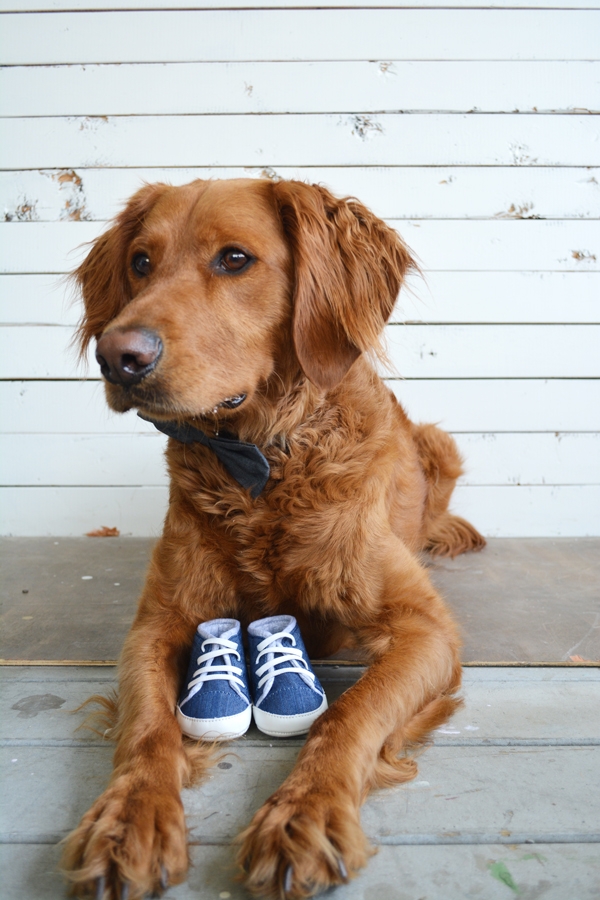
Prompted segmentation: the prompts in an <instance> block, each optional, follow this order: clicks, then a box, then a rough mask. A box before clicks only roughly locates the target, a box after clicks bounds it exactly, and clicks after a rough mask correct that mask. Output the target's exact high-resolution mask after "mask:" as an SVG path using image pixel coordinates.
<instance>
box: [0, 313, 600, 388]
mask: <svg viewBox="0 0 600 900" xmlns="http://www.w3.org/2000/svg"><path fill="white" fill-rule="evenodd" d="M72 336H73V331H72V329H71V328H66V327H63V326H58V325H57V326H43V325H40V326H33V325H22V326H4V327H0V378H5V379H10V380H20V379H24V378H28V379H29V378H33V379H45V378H51V379H56V378H70V379H71V378H77V377H85V375H86V374H87V373H88V372H90V373H91V374H92V376H94V375H95V374H96V373H97V368H96V363H95V362H93V363H92V361H93V359H94V354H93V348H92V347H90V351H89V354H88V360H89V361H90V365H89V368H88V369H86V367H85V365H84V364H81V365H78V364H77V362H76V354H75V351H74V349H72V348H70V342H71V339H72ZM386 336H387V347H388V355H389V358H390V363H391V366H390V369H389V371H388V373H387V374H388V375H390V374H393V375H395V376H396V377H403V378H549V377H552V378H596V377H597V376H598V346H599V341H600V326H598V325H401V326H400V325H390V326H388V328H387V330H386Z"/></svg>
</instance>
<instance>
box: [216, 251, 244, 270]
mask: <svg viewBox="0 0 600 900" xmlns="http://www.w3.org/2000/svg"><path fill="white" fill-rule="evenodd" d="M251 262H252V257H251V256H249V255H248V254H247V253H244V251H243V250H238V249H237V247H228V248H227V250H224V251H223V253H221V257H220V259H219V268H220V269H221V271H223V272H241V271H242V269H245V268H246V266H247V265H248V264H249V263H251Z"/></svg>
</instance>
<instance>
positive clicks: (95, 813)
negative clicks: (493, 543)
mask: <svg viewBox="0 0 600 900" xmlns="http://www.w3.org/2000/svg"><path fill="white" fill-rule="evenodd" d="M413 267H414V263H413V260H412V259H411V256H410V253H409V251H408V249H407V247H406V246H405V245H404V243H403V242H402V240H401V239H400V237H399V236H398V235H397V234H396V232H395V231H393V230H392V229H391V228H389V227H388V226H387V225H385V223H384V222H382V221H381V220H380V219H378V218H377V217H376V216H374V215H373V214H372V213H371V212H370V211H369V210H368V209H366V208H365V207H364V206H363V205H362V204H360V203H359V202H358V201H356V200H354V199H337V198H336V197H334V196H333V195H332V194H331V193H329V192H328V191H327V190H325V189H324V188H322V187H320V186H316V185H312V186H311V185H307V184H304V183H301V182H294V181H280V182H271V181H266V180H265V181H262V180H252V179H247V180H246V179H241V180H231V181H194V182H193V183H191V184H188V185H186V186H183V187H171V186H168V185H165V184H154V185H147V186H145V187H143V188H142V189H141V190H140V191H139V192H138V193H136V194H135V195H134V196H133V197H132V199H131V200H130V201H129V203H128V204H127V206H126V207H125V209H124V210H123V212H121V214H120V215H119V216H118V217H117V218H116V220H115V222H114V224H113V225H112V227H111V228H109V230H108V231H106V232H105V233H104V234H103V235H102V236H101V237H99V238H98V239H97V240H96V241H95V243H94V244H93V246H92V249H91V251H90V253H89V255H88V256H87V258H86V259H85V261H84V262H83V264H82V265H81V266H80V267H79V269H78V270H77V272H76V273H75V277H76V280H77V282H78V284H79V286H80V288H81V292H82V294H83V299H84V304H85V312H84V316H83V319H82V322H81V325H80V328H79V338H80V343H81V347H82V350H85V349H86V347H87V346H88V344H89V342H90V341H92V340H95V341H96V342H97V359H98V361H99V362H100V366H101V370H102V373H103V375H104V377H105V380H106V395H107V399H108V404H109V406H110V407H111V408H112V409H113V410H116V411H118V412H125V411H126V410H130V409H135V410H138V411H139V413H140V414H141V415H142V416H143V417H145V418H148V419H150V420H151V421H153V422H155V423H157V426H158V427H162V428H164V429H166V430H167V431H169V429H171V430H172V429H175V430H174V431H173V435H174V436H172V437H171V439H170V440H169V442H168V448H167V453H166V457H167V463H168V469H169V474H170V495H169V507H168V512H167V514H166V519H165V524H164V531H163V534H162V537H161V538H160V540H159V541H158V543H157V545H156V547H155V549H154V552H153V556H152V560H151V563H150V568H149V571H148V575H147V579H146V583H145V586H144V589H143V592H142V596H141V599H140V601H139V607H138V610H137V614H136V617H135V621H134V623H133V626H132V628H131V631H130V632H129V635H128V637H127V639H126V641H125V645H124V648H123V653H122V656H121V660H120V668H119V694H118V701H117V703H116V710H115V725H114V728H113V729H112V732H113V735H114V737H115V740H116V750H115V756H114V772H113V775H112V777H111V780H110V783H109V785H108V787H107V789H106V791H105V792H104V793H103V794H102V796H101V797H100V798H99V799H98V800H97V801H96V802H95V803H94V805H93V806H92V808H91V809H90V810H89V812H88V813H87V814H86V815H85V816H84V817H83V819H82V821H81V823H80V824H79V826H78V827H77V828H76V829H75V831H74V832H73V833H72V834H71V835H70V836H69V837H68V838H67V840H66V846H65V850H64V857H63V867H64V870H65V871H67V872H68V873H69V877H70V879H71V882H72V889H73V892H74V893H75V894H76V895H78V896H91V897H95V898H98V900H108V898H111V900H123V898H125V897H129V898H130V900H134V898H138V897H142V896H144V894H146V893H147V892H155V893H161V892H162V891H163V890H165V889H166V887H167V885H169V884H176V883H178V882H181V881H182V880H183V879H184V878H185V875H186V870H187V868H188V850H187V843H186V824H185V816H184V809H183V805H182V802H181V798H180V792H181V788H182V786H185V785H189V784H191V783H192V782H193V781H195V780H197V779H198V778H200V777H202V775H203V774H204V773H206V772H207V770H208V768H209V767H210V765H211V764H212V763H213V762H214V760H215V749H214V746H213V745H208V744H206V743H201V742H200V743H198V742H196V743H195V742H193V741H190V740H188V739H185V740H184V739H183V737H182V734H181V730H180V728H179V725H178V723H177V720H176V716H175V708H176V703H177V697H178V694H179V690H180V687H181V684H182V681H183V678H184V677H185V672H186V667H187V663H188V658H189V654H190V649H191V645H192V641H193V637H194V633H195V629H196V627H197V625H198V624H199V623H200V622H203V621H206V620H209V619H213V618H218V617H233V618H236V619H239V620H240V621H241V623H242V626H243V627H245V626H247V624H248V623H250V622H252V621H254V620H256V619H258V618H260V617H264V616H271V615H275V614H279V613H287V614H291V615H294V616H295V617H296V619H297V620H298V623H299V626H300V628H301V630H302V633H303V636H304V639H305V642H306V646H307V649H308V652H309V653H310V655H311V657H313V658H324V657H327V656H329V655H331V654H333V653H334V652H336V651H338V650H340V649H341V648H361V649H362V651H363V652H364V653H365V654H366V656H367V658H368V660H369V667H368V668H367V669H366V671H365V673H364V674H363V675H362V677H361V678H360V679H359V680H358V681H357V682H356V684H354V685H353V686H352V687H351V688H350V689H349V690H347V691H346V692H345V693H344V694H343V695H342V696H341V697H340V698H339V699H338V700H336V701H335V702H334V703H333V704H332V705H331V706H330V708H329V709H328V710H327V711H326V712H325V713H323V714H322V715H321V716H320V718H318V719H317V721H316V722H315V723H314V725H313V726H312V727H311V729H310V732H309V734H308V738H307V740H306V743H305V744H304V746H303V748H302V751H301V752H300V755H299V757H298V760H297V763H296V765H295V767H294V769H293V771H292V772H291V774H290V775H289V776H288V777H287V778H286V780H285V781H284V783H283V784H282V785H281V787H280V788H279V789H278V790H277V791H276V792H275V793H274V794H273V796H272V797H270V798H269V799H268V800H267V801H266V803H265V804H264V805H263V807H262V808H261V809H259V810H258V811H257V812H256V814H255V816H254V818H253V819H252V821H251V822H250V823H249V825H248V826H247V828H246V829H245V831H244V832H243V834H241V835H240V837H239V853H238V862H239V865H240V867H241V869H242V870H243V875H242V876H241V877H243V880H244V883H245V885H246V887H247V889H248V890H249V891H250V892H251V893H253V894H254V895H257V896H260V897H273V898H275V897H277V898H282V897H285V898H288V900H293V898H301V897H308V896H311V895H313V894H315V893H317V892H319V891H320V890H324V889H326V888H327V887H329V886H331V885H335V884H340V883H342V882H345V881H346V880H347V879H349V878H351V877H353V876H354V875H355V874H356V872H357V871H358V870H359V869H360V868H361V866H364V865H365V863H366V861H367V859H368V857H369V855H370V853H371V852H372V848H371V847H370V846H369V843H368V841H367V840H366V838H365V835H364V833H363V831H362V830H361V826H360V821H359V810H360V806H361V803H362V802H363V801H364V799H365V797H366V796H367V794H368V793H369V791H370V790H371V789H372V788H375V787H382V786H385V785H393V784H398V783H400V782H404V781H407V780H409V779H411V778H413V777H414V775H415V774H416V765H415V762H414V760H413V759H411V758H410V750H411V748H414V747H415V746H416V745H418V744H420V743H422V742H423V741H424V740H425V738H426V737H427V735H428V734H429V733H430V732H431V730H432V729H433V728H435V727H437V726H439V725H440V724H441V723H442V722H444V721H445V720H446V719H447V718H448V716H450V715H451V713H452V712H453V711H454V710H455V709H456V707H457V705H458V704H459V703H460V700H459V699H457V697H456V692H457V689H458V688H459V686H460V680H461V666H460V659H459V646H460V642H459V637H458V634H457V628H456V626H455V624H454V622H453V620H452V616H451V615H450V613H449V611H448V609H447V608H446V606H445V605H444V603H443V601H442V600H441V598H440V597H439V595H438V594H437V592H436V591H435V589H434V588H433V586H432V584H431V582H430V580H429V577H428V574H427V572H426V570H425V569H424V567H423V566H422V564H421V562H420V561H419V553H420V551H423V550H429V551H430V552H432V553H434V554H435V553H437V554H447V555H450V556H454V555H456V554H458V553H462V552H463V551H466V550H473V549H478V548H480V547H481V546H483V544H484V540H483V538H482V537H481V536H480V535H479V534H478V533H477V531H476V530H475V529H474V528H473V527H472V526H471V525H469V524H468V523H467V522H465V521H464V520H462V519H460V518H457V517H456V516H454V515H452V514H451V513H450V512H449V511H448V502H449V500H450V495H451V493H452V490H453V487H454V484H455V481H456V479H457V477H458V476H459V475H460V473H461V460H460V457H459V454H458V452H457V449H456V446H455V444H454V442H453V440H452V438H451V437H449V436H448V435H447V434H445V433H444V432H442V431H440V430H439V429H437V428H436V427H434V426H432V425H414V424H413V423H412V422H411V421H410V420H409V419H408V417H407V416H406V414H405V412H404V410H403V409H402V407H401V406H400V404H399V403H398V402H397V400H396V399H395V397H394V396H393V395H392V393H391V392H390V390H389V389H388V388H387V387H386V386H385V385H384V383H383V382H382V381H381V379H380V378H379V376H378V374H377V373H376V371H375V368H374V366H373V363H372V357H373V355H374V353H376V352H377V350H378V348H379V345H380V339H381V334H382V331H383V328H384V325H385V323H386V321H387V320H388V318H389V316H390V315H391V313H392V309H393V307H394V303H395V301H396V297H397V295H398V291H399V289H400V286H401V284H402V282H403V279H404V277H405V275H406V273H407V272H408V271H409V270H410V269H411V268H413ZM199 432H201V433H202V435H203V436H204V440H198V439H189V440H188V439H183V438H181V435H184V437H185V435H188V436H189V435H190V434H192V435H197V434H198V433H199ZM219 433H221V439H222V436H223V434H226V436H227V440H228V441H241V442H244V444H245V445H246V446H247V445H249V444H251V445H255V447H257V448H258V450H259V451H260V454H262V457H264V459H265V460H266V462H267V463H268V469H267V476H265V478H263V482H264V483H260V484H259V483H258V482H259V481H260V478H258V479H257V478H256V477H255V476H254V475H252V473H250V476H249V480H248V479H246V483H245V484H244V480H243V479H242V481H241V482H240V480H239V479H238V478H236V464H233V466H232V465H228V464H227V460H225V461H223V458H221V457H219V456H218V455H217V453H216V452H215V450H214V445H211V444H210V443H209V441H210V440H212V439H215V438H217V439H218V438H219ZM260 454H259V457H260ZM262 457H261V459H262ZM265 479H266V480H265Z"/></svg>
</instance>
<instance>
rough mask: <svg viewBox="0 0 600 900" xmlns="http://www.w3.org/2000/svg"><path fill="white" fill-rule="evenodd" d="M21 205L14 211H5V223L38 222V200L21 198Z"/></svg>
mask: <svg viewBox="0 0 600 900" xmlns="http://www.w3.org/2000/svg"><path fill="white" fill-rule="evenodd" d="M20 201H21V202H20V203H18V204H17V206H15V208H14V209H5V210H4V221H5V222H38V221H39V218H40V217H39V216H38V213H37V209H36V204H37V202H38V201H37V200H28V199H27V197H21V198H20Z"/></svg>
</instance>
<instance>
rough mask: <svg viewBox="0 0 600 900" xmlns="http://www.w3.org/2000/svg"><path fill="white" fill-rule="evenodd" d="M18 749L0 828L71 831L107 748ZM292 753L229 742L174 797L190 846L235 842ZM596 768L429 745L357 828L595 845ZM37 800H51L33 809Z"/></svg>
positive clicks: (553, 752)
mask: <svg viewBox="0 0 600 900" xmlns="http://www.w3.org/2000/svg"><path fill="white" fill-rule="evenodd" d="M16 751H17V748H11V747H6V748H3V749H2V750H1V751H0V755H1V759H2V767H3V770H4V771H5V772H8V771H10V779H9V781H8V783H9V785H10V793H9V795H8V796H9V802H8V803H7V804H4V809H3V815H2V825H1V828H2V832H3V833H4V834H10V833H14V834H15V837H17V836H18V837H19V838H20V840H21V841H24V840H25V838H26V835H27V834H35V833H38V834H39V833H40V832H42V833H44V832H45V833H53V834H56V832H59V831H63V830H68V829H71V828H73V827H75V825H76V824H77V821H78V819H79V817H80V816H81V815H82V814H83V813H84V812H85V810H86V809H87V807H88V805H89V804H90V803H91V802H93V801H94V800H95V798H96V796H97V794H98V793H99V792H100V791H101V790H103V789H104V787H105V783H106V781H107V779H108V776H109V773H110V769H111V755H112V747H111V746H110V744H107V746H106V747H90V748H89V749H84V748H80V747H73V748H70V749H67V748H58V747H19V748H18V752H16ZM297 754H298V747H297V746H286V745H285V744H284V743H281V742H280V743H279V744H278V745H277V746H273V747H272V748H270V752H269V753H268V754H266V753H265V752H264V750H263V749H262V748H261V747H251V746H243V745H242V744H241V743H240V742H237V743H236V745H235V753H234V754H233V755H231V756H230V757H228V758H229V760H230V766H229V767H228V768H227V769H219V768H218V767H215V768H214V769H212V770H211V777H210V778H209V779H207V780H206V781H205V782H204V783H203V784H202V785H200V786H198V787H197V788H194V789H187V790H184V791H183V792H182V799H183V802H184V806H185V812H186V822H187V824H188V827H189V828H190V831H191V832H192V834H193V840H194V843H200V844H203V843H207V842H210V843H229V842H230V841H231V840H232V839H233V838H235V836H236V835H237V834H238V833H239V831H240V830H241V829H242V828H243V827H244V826H246V825H247V823H248V821H249V820H250V818H251V816H252V814H253V813H254V812H255V810H256V809H258V807H259V806H260V805H261V803H263V802H264V801H265V800H266V799H267V798H268V797H269V796H270V794H271V793H273V792H274V791H275V790H276V789H277V788H278V787H279V786H280V784H281V782H282V781H283V780H284V779H285V777H286V776H287V775H288V774H289V773H290V771H291V770H292V768H293V766H294V763H295V761H296V757H297ZM12 758H16V759H17V762H16V763H11V759H12ZM599 762H600V748H598V747H536V748H522V747H521V748H498V747H486V748H483V747H481V748H480V747H477V748H475V747H460V748H451V747H431V748H430V749H429V750H428V751H427V753H425V754H423V756H421V757H420V758H419V776H418V779H416V780H415V781H413V782H412V783H409V784H407V785H405V786H402V787H401V788H396V789H395V791H393V793H392V792H391V791H377V792H374V793H373V794H371V796H370V797H369V799H368V800H367V802H366V803H365V805H364V807H363V808H362V810H361V821H362V825H363V827H364V829H365V832H366V833H367V835H368V836H369V837H370V838H371V839H373V840H374V841H375V843H379V842H382V843H385V844H397V843H404V842H406V841H407V840H409V836H410V837H412V838H413V841H411V842H417V841H414V838H416V837H417V836H419V835H420V836H421V837H424V836H425V835H427V836H431V835H439V838H440V839H443V836H444V834H448V835H451V834H454V835H457V834H458V835H460V834H463V835H467V834H468V835H472V840H471V842H473V843H477V842H478V841H477V837H476V836H480V837H479V839H480V840H481V837H483V836H484V835H485V836H486V837H487V839H488V841H489V839H490V836H492V835H494V836H495V837H496V839H498V840H499V839H501V838H502V837H503V836H506V837H508V836H510V835H512V836H513V841H515V840H518V839H519V838H517V835H519V836H521V835H523V837H522V838H521V839H524V835H527V834H535V835H536V839H537V840H540V841H541V840H543V839H544V835H546V836H547V837H548V838H550V839H554V840H556V837H554V838H553V836H555V835H558V834H572V835H574V836H575V835H578V836H579V839H581V840H583V839H585V838H586V837H588V839H592V840H593V839H594V838H596V837H597V832H598V828H599V827H600V823H599V813H598V809H597V806H595V805H594V804H590V802H589V800H590V785H591V784H594V783H595V781H594V779H595V776H596V773H597V766H598V764H599ZM32 776H33V783H35V786H36V789H35V790H32V780H31V779H32ZM59 791H60V793H59ZM41 796H43V797H47V798H49V800H50V798H52V799H53V800H54V802H48V803H40V802H39V798H40V797H41ZM59 797H60V802H59ZM17 798H18V799H19V802H17ZM449 801H451V802H449ZM399 806H400V807H401V809H402V813H403V814H402V815H399V811H398V807H399ZM507 810H510V814H508V813H507ZM208 816H210V821H209V822H208V823H207V821H206V820H207V818H208ZM506 831H508V835H506Z"/></svg>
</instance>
